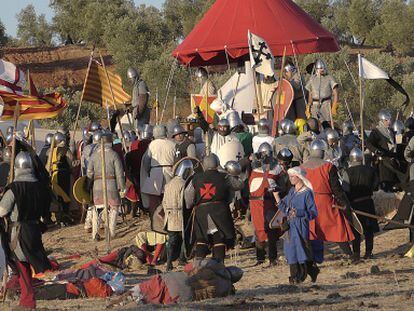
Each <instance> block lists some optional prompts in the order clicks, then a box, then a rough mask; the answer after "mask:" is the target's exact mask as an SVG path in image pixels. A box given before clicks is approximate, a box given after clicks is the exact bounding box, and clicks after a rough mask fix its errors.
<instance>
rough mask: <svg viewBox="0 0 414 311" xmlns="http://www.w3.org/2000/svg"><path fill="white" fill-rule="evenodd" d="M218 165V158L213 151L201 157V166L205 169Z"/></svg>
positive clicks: (214, 167)
mask: <svg viewBox="0 0 414 311" xmlns="http://www.w3.org/2000/svg"><path fill="white" fill-rule="evenodd" d="M219 165H220V160H219V158H218V157H217V156H216V155H215V154H214V153H211V154H209V155H208V156H206V157H205V158H204V159H203V168H204V170H205V171H208V170H215V169H217V167H218V166H219Z"/></svg>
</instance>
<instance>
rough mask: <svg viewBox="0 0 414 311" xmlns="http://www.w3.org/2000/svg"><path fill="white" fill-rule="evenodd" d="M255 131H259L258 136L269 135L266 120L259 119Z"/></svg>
mask: <svg viewBox="0 0 414 311" xmlns="http://www.w3.org/2000/svg"><path fill="white" fill-rule="evenodd" d="M257 130H258V131H259V134H263V135H266V134H269V132H270V125H269V121H267V119H264V118H263V119H260V120H259V123H258V124H257Z"/></svg>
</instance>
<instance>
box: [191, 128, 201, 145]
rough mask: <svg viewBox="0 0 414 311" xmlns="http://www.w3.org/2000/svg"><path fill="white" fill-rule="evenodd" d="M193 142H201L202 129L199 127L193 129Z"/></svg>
mask: <svg viewBox="0 0 414 311" xmlns="http://www.w3.org/2000/svg"><path fill="white" fill-rule="evenodd" d="M193 136H194V142H195V143H196V144H199V143H202V142H203V129H202V128H201V127H196V128H195V129H194V131H193Z"/></svg>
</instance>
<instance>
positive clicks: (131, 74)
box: [127, 67, 139, 80]
mask: <svg viewBox="0 0 414 311" xmlns="http://www.w3.org/2000/svg"><path fill="white" fill-rule="evenodd" d="M127 77H128V79H129V80H135V79H139V72H138V70H136V69H135V68H133V67H129V68H128V70H127Z"/></svg>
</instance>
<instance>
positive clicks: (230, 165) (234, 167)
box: [224, 161, 242, 176]
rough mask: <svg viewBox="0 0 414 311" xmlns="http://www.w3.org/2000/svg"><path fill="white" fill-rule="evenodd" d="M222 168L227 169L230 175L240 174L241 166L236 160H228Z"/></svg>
mask: <svg viewBox="0 0 414 311" xmlns="http://www.w3.org/2000/svg"><path fill="white" fill-rule="evenodd" d="M224 169H225V170H226V171H227V173H228V174H229V175H231V176H240V174H241V172H242V168H241V165H240V163H239V162H237V161H228V162H227V163H226V164H225V165H224Z"/></svg>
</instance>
